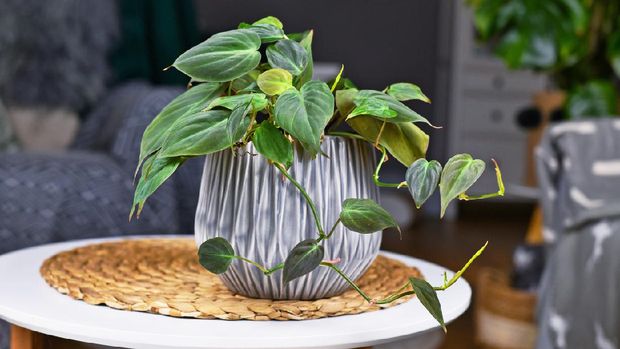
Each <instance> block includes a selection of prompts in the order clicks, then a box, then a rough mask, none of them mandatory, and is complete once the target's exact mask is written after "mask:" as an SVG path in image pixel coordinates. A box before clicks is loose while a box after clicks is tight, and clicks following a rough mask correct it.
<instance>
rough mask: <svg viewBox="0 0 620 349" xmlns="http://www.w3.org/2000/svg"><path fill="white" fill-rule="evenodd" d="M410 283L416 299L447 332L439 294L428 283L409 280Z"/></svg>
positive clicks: (416, 279)
mask: <svg viewBox="0 0 620 349" xmlns="http://www.w3.org/2000/svg"><path fill="white" fill-rule="evenodd" d="M409 283H410V284H411V287H413V291H414V292H415V295H416V297H418V299H419V300H420V303H422V305H423V306H424V308H426V310H428V312H429V313H430V314H431V315H432V316H433V317H434V318H435V320H437V322H439V325H441V328H442V329H443V330H444V332H445V331H446V324H445V323H444V321H443V313H442V312H441V303H439V298H437V292H436V291H435V290H434V289H433V286H431V285H430V284H429V283H428V282H426V281H425V280H422V279H418V278H409Z"/></svg>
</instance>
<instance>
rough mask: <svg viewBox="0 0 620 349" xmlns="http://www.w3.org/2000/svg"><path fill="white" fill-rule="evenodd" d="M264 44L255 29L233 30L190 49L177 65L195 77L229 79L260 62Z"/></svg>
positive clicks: (216, 79)
mask: <svg viewBox="0 0 620 349" xmlns="http://www.w3.org/2000/svg"><path fill="white" fill-rule="evenodd" d="M260 45H261V40H260V37H259V36H258V34H256V33H254V32H253V31H251V30H248V29H235V30H230V31H226V32H222V33H219V34H215V35H213V36H212V37H210V38H209V39H207V40H206V41H204V42H202V43H200V44H198V45H196V46H194V47H192V48H191V49H189V50H187V51H186V52H185V53H183V54H182V55H180V56H179V58H177V59H176V61H174V64H173V66H174V67H175V68H177V69H178V70H180V71H181V72H183V73H185V74H186V75H188V76H189V77H191V78H192V79H193V80H195V81H214V82H223V81H229V80H233V79H236V78H238V77H241V76H243V75H244V74H246V73H248V72H249V71H251V70H252V69H254V68H256V67H257V66H258V63H259V62H260V58H261V55H260V53H259V52H258V49H259V48H260Z"/></svg>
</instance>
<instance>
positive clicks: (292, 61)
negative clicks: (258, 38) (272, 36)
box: [266, 39, 308, 75]
mask: <svg viewBox="0 0 620 349" xmlns="http://www.w3.org/2000/svg"><path fill="white" fill-rule="evenodd" d="M266 54H267V60H268V61H269V64H270V65H271V66H272V67H273V68H282V69H285V70H288V71H289V72H290V73H291V74H293V75H300V74H301V73H302V72H303V71H304V69H305V68H306V65H307V64H308V55H307V52H306V50H305V49H304V48H303V46H301V44H300V43H298V42H296V41H294V40H289V39H285V40H280V41H278V42H276V43H275V44H273V45H271V46H269V47H267V52H266Z"/></svg>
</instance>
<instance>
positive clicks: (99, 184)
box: [0, 82, 202, 349]
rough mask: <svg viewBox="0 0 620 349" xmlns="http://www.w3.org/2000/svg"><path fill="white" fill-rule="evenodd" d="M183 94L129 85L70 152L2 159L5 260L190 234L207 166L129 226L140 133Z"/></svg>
mask: <svg viewBox="0 0 620 349" xmlns="http://www.w3.org/2000/svg"><path fill="white" fill-rule="evenodd" d="M179 93H181V89H179V88H168V87H166V88H162V87H152V86H150V85H148V84H146V83H141V82H132V83H128V84H125V85H123V86H121V87H118V88H116V89H114V90H113V91H112V92H111V93H110V94H109V95H108V97H106V98H105V99H104V100H103V101H102V102H101V103H100V104H99V105H97V106H96V108H95V109H94V110H93V111H92V113H90V114H89V115H88V117H87V118H86V120H85V122H84V124H83V125H82V127H81V128H80V131H79V133H78V135H77V137H76V141H75V144H74V146H73V148H72V149H71V150H69V151H67V152H64V153H58V154H34V153H7V154H0V254H3V253H6V252H9V251H12V250H17V249H20V248H24V247H29V246H34V245H39V244H44V243H49V242H55V241H64V240H71V239H83V238H94V237H107V236H118V235H130V234H166V233H176V234H178V233H192V232H193V222H194V210H195V208H196V203H197V200H198V189H199V186H200V174H201V171H202V161H201V159H193V160H190V161H187V162H186V163H185V164H184V165H183V167H182V168H181V169H180V170H179V171H177V173H175V174H174V176H173V177H172V178H171V180H169V181H168V182H167V183H166V184H164V185H163V186H162V187H161V188H160V189H159V190H158V192H157V193H155V195H153V196H152V197H151V198H150V199H149V201H148V202H147V204H146V206H145V207H144V211H143V212H142V215H141V218H140V219H139V220H135V219H134V220H133V221H132V222H129V221H128V219H127V217H128V215H129V209H130V207H131V201H132V196H133V184H132V181H133V172H134V170H135V166H136V162H137V159H138V154H139V149H140V139H141V137H142V133H143V132H144V129H145V128H146V126H147V125H148V123H149V122H150V121H151V120H152V119H153V118H154V117H155V115H157V113H158V112H159V111H160V110H161V109H162V108H163V107H164V106H165V105H166V104H167V103H168V102H169V101H170V100H172V99H173V98H174V97H176V96H177V95H178V94H179ZM8 337H9V336H8V325H7V324H6V323H5V322H3V321H0V349H5V348H8V345H9V344H8V343H9V342H8V340H9V338H8Z"/></svg>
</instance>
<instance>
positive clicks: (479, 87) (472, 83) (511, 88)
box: [463, 69, 545, 98]
mask: <svg viewBox="0 0 620 349" xmlns="http://www.w3.org/2000/svg"><path fill="white" fill-rule="evenodd" d="M544 87H545V79H544V77H542V76H540V75H536V74H534V73H531V72H527V71H508V70H504V69H497V70H473V69H471V70H468V71H466V72H465V73H464V74H463V88H464V89H465V90H468V91H472V92H481V93H492V94H499V93H505V94H509V95H514V94H519V95H525V97H526V98H527V97H531V96H532V94H533V93H535V92H537V91H541V90H543V89H544Z"/></svg>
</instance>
